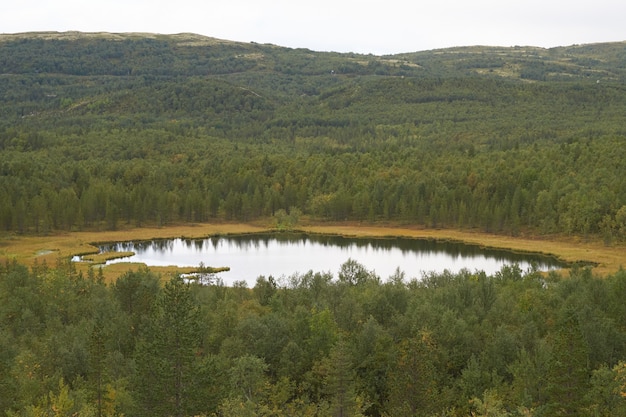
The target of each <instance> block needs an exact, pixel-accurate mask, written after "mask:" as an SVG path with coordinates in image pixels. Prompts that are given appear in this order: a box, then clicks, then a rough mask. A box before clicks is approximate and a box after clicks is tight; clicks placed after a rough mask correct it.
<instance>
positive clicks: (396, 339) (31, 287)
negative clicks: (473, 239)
mask: <svg viewBox="0 0 626 417" xmlns="http://www.w3.org/2000/svg"><path fill="white" fill-rule="evenodd" d="M624 294H626V273H625V272H624V271H618V272H617V273H615V274H614V275H611V276H607V277H604V278H597V277H593V276H592V274H591V272H590V270H589V269H574V270H572V271H571V274H570V276H568V277H561V276H560V275H558V274H556V273H551V274H548V275H547V276H546V275H544V274H542V273H539V272H535V271H532V270H530V271H526V272H523V271H521V270H520V269H519V268H517V267H515V266H509V267H504V268H503V269H502V270H501V271H500V272H498V273H496V274H495V275H494V276H486V275H485V274H484V273H480V272H475V273H470V272H469V271H462V272H460V273H458V274H450V273H444V274H438V275H436V274H431V275H427V276H425V277H423V278H422V279H420V280H415V279H407V278H406V277H405V275H404V274H403V273H402V272H400V271H398V272H397V273H396V274H395V275H394V276H391V277H389V279H388V280H387V281H384V282H383V281H381V280H380V279H379V278H378V277H376V276H375V274H373V273H371V272H368V271H367V270H365V268H363V266H361V265H359V264H358V263H355V262H354V261H347V262H346V263H345V264H344V265H342V266H341V268H340V270H339V271H338V273H337V275H336V276H333V275H332V274H331V273H314V272H312V271H311V272H308V273H303V274H297V275H294V276H291V277H288V278H285V279H284V280H281V281H280V282H276V280H274V279H273V278H272V277H259V278H258V279H257V281H256V285H255V286H254V287H253V288H252V289H250V288H247V287H246V286H238V285H235V286H231V287H226V286H223V285H222V284H220V282H219V280H215V281H214V283H213V284H212V285H205V286H200V285H197V284H188V283H185V282H184V281H183V280H182V279H181V278H180V277H174V278H171V279H170V280H168V281H167V282H166V283H165V284H164V285H162V284H161V278H160V277H158V276H156V275H155V274H153V273H152V272H150V271H149V270H147V269H139V270H135V271H129V272H127V273H126V274H124V275H122V276H120V277H119V279H118V280H117V281H116V282H115V283H113V284H108V285H106V284H104V283H103V281H102V279H101V278H100V277H99V275H98V273H97V272H94V271H93V270H90V272H89V273H88V274H85V275H83V274H81V273H76V271H75V270H74V269H73V268H72V264H65V263H63V262H60V263H59V264H58V265H56V266H55V267H54V268H52V267H48V266H46V265H36V266H34V267H33V268H31V269H27V268H26V267H24V266H21V265H17V264H11V263H9V264H7V265H3V266H0V326H1V327H0V329H1V330H0V355H1V356H0V410H4V412H5V413H6V415H7V416H11V417H16V416H81V417H88V416H123V415H125V416H146V417H152V416H224V417H237V416H275V417H278V416H289V417H295V416H303V417H304V416H311V417H313V416H319V417H328V416H344V417H346V416H389V417H391V416H394V417H395V416H402V417H404V416H426V417H429V416H450V417H452V416H475V417H478V416H500V417H506V416H545V417H551V416H589V417H597V416H606V417H608V416H623V415H625V414H626V361H625V358H626V306H625V304H624Z"/></svg>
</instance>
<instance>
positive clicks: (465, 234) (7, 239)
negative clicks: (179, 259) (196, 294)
mask: <svg viewBox="0 0 626 417" xmlns="http://www.w3.org/2000/svg"><path fill="white" fill-rule="evenodd" d="M271 230H272V228H271V227H268V226H264V225H253V224H239V223H232V224H224V223H217V224H200V225H182V226H173V227H164V228H150V227H144V228H135V229H127V230H119V231H106V232H71V233H59V234H55V235H50V236H17V235H6V236H4V237H2V238H1V239H0V262H3V263H4V262H6V261H7V260H16V261H17V262H19V263H22V264H25V265H33V264H34V263H35V262H37V263H40V264H41V263H42V262H44V261H45V262H46V263H47V264H48V265H52V266H53V265H55V264H56V263H57V260H58V259H68V258H71V257H72V256H74V255H90V256H94V254H97V253H98V249H97V247H96V246H94V243H104V242H121V241H130V240H136V241H139V240H151V239H163V238H178V237H183V238H203V237H208V236H214V235H225V234H245V233H260V232H267V231H271ZM299 230H301V231H303V232H307V233H319V234H335V235H343V236H355V237H390V236H395V237H410V238H420V239H439V240H448V241H456V242H465V243H469V244H475V245H479V246H482V247H489V248H500V249H507V250H511V251H515V252H534V253H542V254H546V255H552V256H555V257H557V258H559V259H561V260H563V261H567V262H577V261H586V262H593V263H596V264H597V266H596V268H595V271H596V272H597V273H598V274H607V273H612V272H615V271H617V270H618V269H619V268H620V267H621V266H622V265H623V264H624V263H626V262H625V261H626V246H624V245H618V246H605V245H603V244H602V242H600V241H588V242H583V241H580V240H576V239H566V238H552V239H549V238H543V237H542V238H514V237H509V236H502V235H493V234H487V233H480V232H473V231H460V230H445V229H443V230H439V229H423V228H417V227H415V228H414V227H393V226H369V225H365V226H363V225H358V224H322V225H310V226H302V227H299ZM123 255H128V254H124V253H109V254H102V255H97V256H94V257H93V262H104V261H106V260H107V259H111V258H112V257H118V256H123ZM208 266H213V267H222V266H228V265H208ZM77 267H78V268H79V269H81V270H85V271H86V270H87V268H88V267H89V264H87V263H78V264H77ZM142 267H144V265H141V264H129V263H119V264H112V265H108V266H106V267H105V268H103V273H104V275H105V278H106V279H107V280H113V279H115V278H116V277H118V276H119V275H121V274H123V273H124V272H126V271H128V270H136V269H138V268H142ZM151 269H152V270H154V271H156V272H158V273H162V274H164V275H169V274H172V273H186V272H193V271H194V269H195V268H181V267H177V266H174V265H173V266H170V267H151Z"/></svg>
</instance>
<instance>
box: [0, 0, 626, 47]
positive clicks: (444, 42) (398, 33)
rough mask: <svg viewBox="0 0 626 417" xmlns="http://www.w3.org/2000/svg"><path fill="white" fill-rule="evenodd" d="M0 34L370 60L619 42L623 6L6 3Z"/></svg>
mask: <svg viewBox="0 0 626 417" xmlns="http://www.w3.org/2000/svg"><path fill="white" fill-rule="evenodd" d="M3 3H4V4H3V5H2V6H1V7H0V33H18V32H31V31H68V30H78V31H83V32H101V31H104V32H152V33H163V34H170V33H181V32H191V33H197V34H201V35H206V36H212V37H216V38H221V39H228V40H234V41H242V42H250V41H254V42H258V43H272V44H275V45H280V46H288V47H294V48H309V49H313V50H316V51H337V52H358V53H372V54H376V55H382V54H392V53H400V52H415V51H423V50H430V49H436V48H445V47H451V46H469V45H490V46H514V45H532V46H541V47H554V46H568V45H573V44H581V43H595V42H612V41H623V40H626V23H625V22H626V1H624V0H595V1H580V0H567V1H565V0H524V1H522V0H417V1H407V0H386V1H381V0H378V1H373V0H359V1H353V0H315V1H312V0H176V1H172V0H167V1H166V0H19V1H17V0H14V1H11V0H6V1H3Z"/></svg>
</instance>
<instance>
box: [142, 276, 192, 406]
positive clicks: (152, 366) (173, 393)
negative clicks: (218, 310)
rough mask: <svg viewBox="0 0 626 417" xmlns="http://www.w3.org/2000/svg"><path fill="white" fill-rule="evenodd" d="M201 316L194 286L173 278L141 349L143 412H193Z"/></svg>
mask: <svg viewBox="0 0 626 417" xmlns="http://www.w3.org/2000/svg"><path fill="white" fill-rule="evenodd" d="M199 317H200V316H199V308H198V306H197V305H196V303H195V302H194V299H193V297H192V293H191V289H190V285H189V284H186V283H184V282H183V279H182V278H181V277H174V278H172V279H171V280H170V281H169V282H168V283H167V284H165V288H164V290H163V292H162V294H161V295H160V297H159V298H158V300H157V305H156V309H155V311H154V315H153V317H152V320H151V322H150V325H149V326H148V329H147V331H146V333H145V335H144V337H143V340H142V341H141V342H140V344H139V346H138V349H137V368H138V369H137V377H138V380H137V382H136V387H137V390H138V397H139V401H140V406H141V408H140V410H138V412H139V413H141V414H143V415H151V416H176V417H182V416H184V415H188V414H190V413H191V412H192V410H191V409H192V408H193V397H194V389H193V387H194V374H195V372H196V367H197V362H198V359H197V353H198V349H199V344H200V320H199Z"/></svg>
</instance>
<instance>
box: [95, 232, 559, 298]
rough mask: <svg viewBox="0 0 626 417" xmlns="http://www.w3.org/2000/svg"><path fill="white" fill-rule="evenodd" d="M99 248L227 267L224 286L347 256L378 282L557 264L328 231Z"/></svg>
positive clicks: (334, 269)
mask: <svg viewBox="0 0 626 417" xmlns="http://www.w3.org/2000/svg"><path fill="white" fill-rule="evenodd" d="M99 248H100V250H101V251H103V252H104V251H118V252H127V251H129V252H134V253H135V255H133V256H131V257H126V258H119V259H114V260H111V261H108V262H107V264H111V263H119V262H140V263H145V264H146V265H148V266H167V265H178V266H194V267H195V266H199V265H200V264H201V263H202V264H204V265H205V266H211V267H229V268H230V270H229V271H225V272H220V273H219V274H218V277H219V278H220V279H221V280H222V281H223V282H224V284H226V285H231V284H233V283H234V282H235V281H245V282H246V283H247V285H248V286H250V287H252V286H254V284H255V282H256V278H257V277H259V276H261V275H263V276H265V277H269V276H272V277H274V278H275V279H277V280H279V282H280V279H281V278H283V277H289V276H291V275H293V274H296V273H301V274H303V273H306V272H308V271H314V272H330V273H331V274H333V276H335V277H336V276H337V273H338V271H339V269H340V267H341V265H342V264H343V263H344V262H346V261H347V260H348V259H353V260H355V261H357V262H359V263H360V264H362V265H363V266H365V268H367V269H368V270H370V271H374V272H375V273H376V274H377V275H378V276H379V277H380V278H381V279H382V280H387V279H388V278H389V277H390V276H392V275H393V274H394V273H395V272H396V270H397V269H398V268H399V269H400V271H402V272H404V273H405V277H406V279H412V278H420V277H422V276H423V274H424V273H430V272H443V271H444V270H448V271H451V272H458V271H460V270H462V269H468V270H470V271H476V270H482V271H485V272H486V273H487V274H493V273H495V272H497V271H499V270H500V269H501V267H502V266H503V265H511V264H518V265H519V267H520V268H521V269H522V270H527V269H529V268H530V267H531V266H535V267H537V268H538V269H540V270H550V269H555V268H561V267H563V266H564V264H563V263H561V262H559V261H557V260H556V259H554V258H551V257H546V256H540V255H534V254H519V253H513V252H509V251H503V250H493V249H483V248H480V247H478V246H474V245H466V244H461V243H450V242H442V241H434V240H424V239H410V238H384V239H383V238H345V237H340V236H328V235H306V234H298V233H273V234H252V235H238V236H233V235H228V236H215V237H209V238H204V239H182V238H179V239H167V240H153V241H141V242H121V243H115V244H108V245H101V246H100V247H99Z"/></svg>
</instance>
